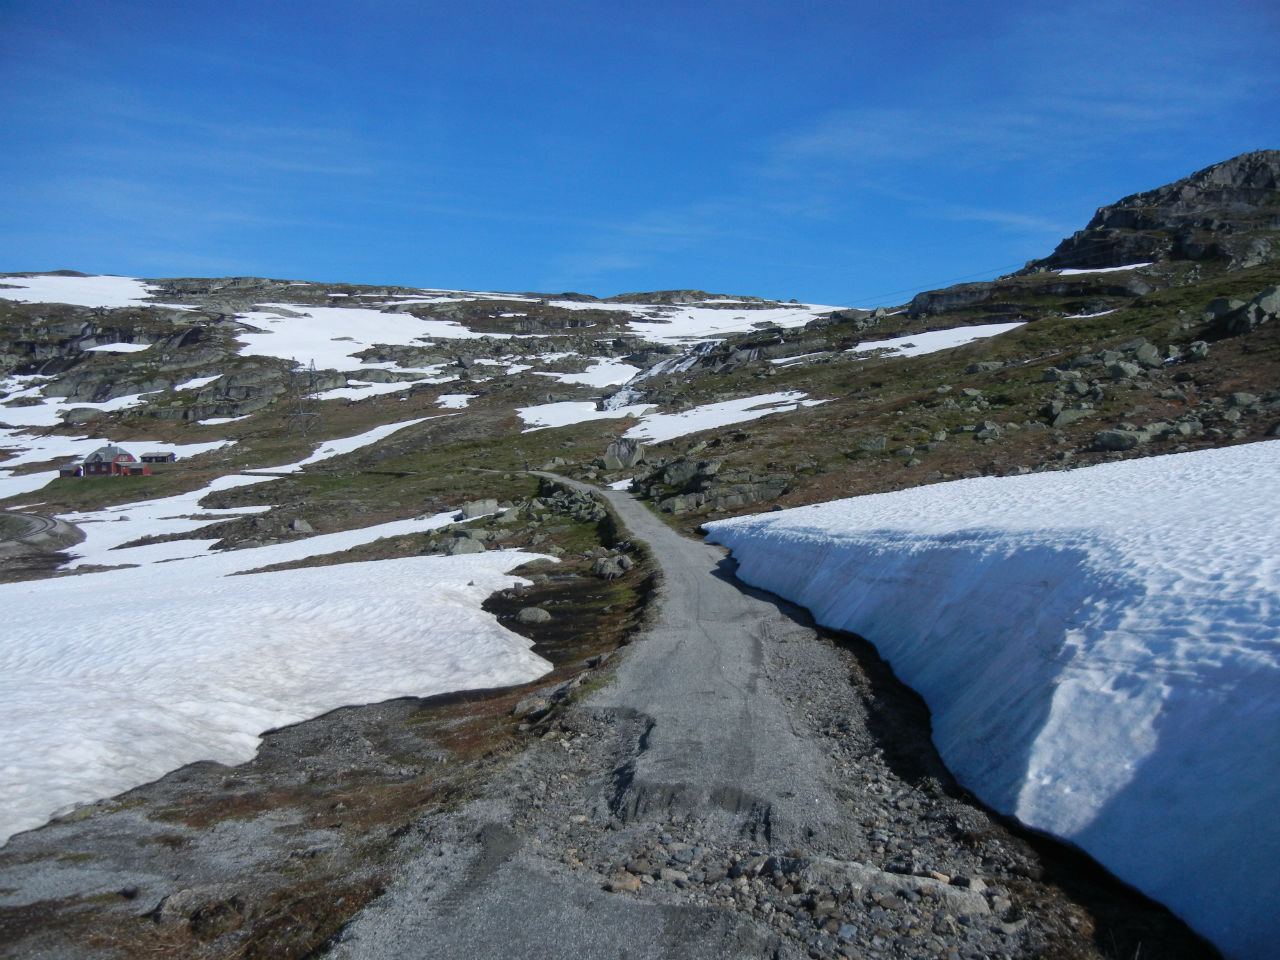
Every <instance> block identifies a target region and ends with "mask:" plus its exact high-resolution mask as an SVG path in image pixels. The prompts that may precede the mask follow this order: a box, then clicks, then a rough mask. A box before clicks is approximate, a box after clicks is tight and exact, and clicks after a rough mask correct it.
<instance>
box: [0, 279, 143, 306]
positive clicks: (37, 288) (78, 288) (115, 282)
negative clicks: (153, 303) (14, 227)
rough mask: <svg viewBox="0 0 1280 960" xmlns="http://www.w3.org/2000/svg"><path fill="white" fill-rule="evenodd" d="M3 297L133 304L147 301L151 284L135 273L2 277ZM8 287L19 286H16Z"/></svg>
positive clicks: (78, 303) (0, 292)
mask: <svg viewBox="0 0 1280 960" xmlns="http://www.w3.org/2000/svg"><path fill="white" fill-rule="evenodd" d="M0 284H4V285H5V286H3V287H0V299H5V300H20V301H22V302H24V303H69V304H71V305H73V306H77V307H132V306H137V305H138V304H140V303H144V302H146V301H147V298H148V297H150V296H151V288H150V287H149V286H147V284H145V283H143V282H142V281H141V280H134V279H132V278H131V277H57V276H48V275H42V276H34V277H0ZM6 287H17V288H18V289H16V290H11V289H6Z"/></svg>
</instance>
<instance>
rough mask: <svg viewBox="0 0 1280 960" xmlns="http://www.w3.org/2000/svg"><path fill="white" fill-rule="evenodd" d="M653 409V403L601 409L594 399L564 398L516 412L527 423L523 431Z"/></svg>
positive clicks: (638, 413)
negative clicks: (597, 406)
mask: <svg viewBox="0 0 1280 960" xmlns="http://www.w3.org/2000/svg"><path fill="white" fill-rule="evenodd" d="M651 409H653V404H651V403H637V404H632V405H629V406H624V407H617V408H614V409H609V410H599V409H597V408H596V405H595V401H593V400H563V401H560V402H558V403H541V404H538V405H537V406H532V407H517V408H516V413H518V414H519V415H520V419H521V420H523V421H524V422H525V424H526V426H525V428H524V430H523V431H522V432H524V433H529V432H530V431H532V430H545V429H546V428H547V427H568V426H571V425H573V424H575V423H586V422H587V421H588V420H616V419H618V418H619V417H638V416H640V414H642V413H643V412H644V411H646V410H651Z"/></svg>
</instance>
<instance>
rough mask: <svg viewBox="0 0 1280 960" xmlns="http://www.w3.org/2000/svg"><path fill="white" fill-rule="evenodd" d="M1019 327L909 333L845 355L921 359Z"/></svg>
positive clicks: (988, 326) (978, 326) (982, 326)
mask: <svg viewBox="0 0 1280 960" xmlns="http://www.w3.org/2000/svg"><path fill="white" fill-rule="evenodd" d="M1021 326H1023V324H1022V323H1021V322H1019V323H981V324H975V325H973V326H970V327H952V328H951V329H950V330H930V331H929V332H928V333H910V334H907V335H906V336H902V337H894V338H893V339H891V340H872V341H868V342H867V343H860V344H858V345H857V346H855V347H850V348H849V350H848V351H847V352H848V353H872V352H874V351H877V350H880V351H884V352H886V353H889V354H892V355H893V356H895V357H922V356H924V355H925V354H929V353H937V352H938V351H939V350H947V349H950V348H951V347H959V346H962V345H964V344H966V343H973V342H974V341H975V340H985V339H986V338H987V337H996V336H999V335H1000V334H1002V333H1007V332H1009V331H1010V330H1015V329H1017V328H1018V327H1021Z"/></svg>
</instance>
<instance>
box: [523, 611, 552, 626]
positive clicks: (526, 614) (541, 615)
mask: <svg viewBox="0 0 1280 960" xmlns="http://www.w3.org/2000/svg"><path fill="white" fill-rule="evenodd" d="M550 619H551V614H549V613H547V611H545V610H543V609H542V608H541V607H522V608H521V609H520V612H519V613H517V614H516V623H547V622H548V621H549V620H550Z"/></svg>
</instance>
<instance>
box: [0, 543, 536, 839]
mask: <svg viewBox="0 0 1280 960" xmlns="http://www.w3.org/2000/svg"><path fill="white" fill-rule="evenodd" d="M317 539H323V538H317ZM236 553H237V554H240V555H241V556H240V557H239V562H240V563H241V564H244V563H246V562H250V556H247V555H253V558H254V559H257V560H258V562H263V563H265V562H269V561H268V560H266V559H265V558H261V559H260V557H261V551H255V550H245V551H236ZM228 559H229V558H227V557H210V558H208V562H209V563H210V564H216V565H222V564H225V563H227V562H228ZM530 559H531V556H530V555H529V554H524V553H519V552H516V551H490V552H487V553H483V554H471V555H466V556H459V557H411V558H407V559H399V560H382V561H378V562H377V563H353V564H340V565H337V566H328V567H314V568H308V569H301V570H285V571H280V572H276V573H259V574H250V575H247V576H239V577H226V576H216V575H215V576H207V575H201V574H207V573H208V572H209V571H208V570H206V569H203V567H204V566H205V563H206V561H205V560H204V559H200V560H185V561H178V562H173V563H156V564H152V565H149V566H145V567H139V568H135V569H129V570H119V571H113V572H110V573H99V574H89V575H85V576H79V577H68V578H59V579H55V580H41V581H35V582H25V583H16V584H7V585H3V586H0V608H3V609H4V611H5V616H6V621H7V622H8V624H9V626H8V627H7V628H6V636H5V642H4V643H3V644H2V645H0V729H2V730H4V731H5V736H4V738H3V739H0V841H3V840H7V839H8V838H9V837H10V836H11V835H12V834H14V833H16V832H18V831H19V830H27V829H31V828H33V827H36V826H39V825H40V824H41V823H43V822H44V821H45V820H47V819H48V818H49V817H50V816H51V815H53V814H54V813H55V812H56V811H58V810H59V809H61V808H65V807H67V806H69V805H71V804H74V803H77V802H84V801H90V800H93V799H95V798H97V797H103V796H110V795H112V794H115V793H118V792H120V791H122V790H127V789H129V788H131V787H134V786H137V785H139V784H142V783H146V782H148V781H150V780H153V779H155V778H156V777H159V776H162V775H163V774H164V773H166V772H167V771H169V770H173V769H176V768H177V767H180V766H182V765H183V764H186V763H191V762H193V761H196V760H214V761H218V762H221V763H228V764H232V763H241V762H243V761H245V760H248V759H249V758H251V757H252V756H253V753H254V751H255V750H256V749H257V746H258V735H259V734H260V733H261V732H262V731H264V730H267V729H270V728H272V727H279V726H282V725H284V724H290V723H296V722H298V721H300V720H304V719H306V718H308V717H314V716H317V715H319V714H322V713H325V712H326V711H329V710H332V709H335V708H337V707H340V706H343V705H345V704H355V703H373V702H377V701H380V700H386V699H389V698H392V697H401V696H429V695H431V694H436V693H443V692H447V691H452V690H463V689H469V688H475V687H492V686H502V685H505V684H511V683H522V682H525V681H528V680H533V679H535V678H536V677H538V676H540V675H541V674H543V673H544V672H546V670H547V669H548V667H549V665H548V664H547V662H546V661H544V660H543V659H542V658H541V657H538V656H536V655H535V654H534V653H533V652H532V651H531V650H530V649H529V647H530V642H529V641H528V640H526V639H525V638H523V637H521V636H519V635H517V634H514V633H511V632H510V631H508V630H506V629H505V628H503V627H502V626H500V625H499V624H498V622H497V621H496V620H494V619H493V618H492V617H491V616H490V615H488V614H486V613H483V612H482V611H481V610H480V609H479V607H480V604H481V602H482V601H483V599H484V598H485V597H486V596H488V595H489V594H490V593H492V592H494V591H495V590H498V589H502V588H504V587H507V586H510V585H512V584H515V583H521V582H523V581H521V580H520V579H519V578H517V577H512V576H510V575H507V574H506V573H505V572H504V571H506V570H509V569H511V568H512V567H515V566H517V565H519V564H521V563H523V562H526V561H528V560H530Z"/></svg>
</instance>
